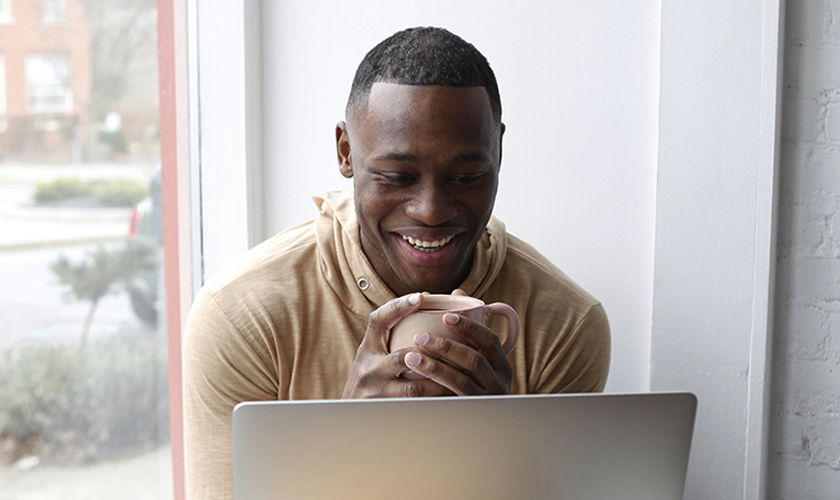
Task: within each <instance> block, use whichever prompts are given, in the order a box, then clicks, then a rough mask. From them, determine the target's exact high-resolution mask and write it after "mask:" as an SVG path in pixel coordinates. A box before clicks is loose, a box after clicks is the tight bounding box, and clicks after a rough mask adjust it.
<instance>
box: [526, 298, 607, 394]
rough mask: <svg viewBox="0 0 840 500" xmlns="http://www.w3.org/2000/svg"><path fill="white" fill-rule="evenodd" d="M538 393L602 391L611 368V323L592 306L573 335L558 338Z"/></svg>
mask: <svg viewBox="0 0 840 500" xmlns="http://www.w3.org/2000/svg"><path fill="white" fill-rule="evenodd" d="M552 351H553V355H552V356H551V357H550V358H549V361H548V363H547V364H546V366H545V368H544V370H543V371H542V373H541V374H540V377H539V379H538V381H537V384H536V386H535V387H534V388H533V389H532V392H534V393H561V392H565V393H574V392H601V391H603V390H604V386H605V385H606V383H607V374H608V373H609V369H610V323H609V320H608V319H607V313H606V311H604V307H603V306H602V305H601V304H596V305H594V306H592V307H591V308H590V309H589V311H588V312H587V313H586V314H585V315H584V316H583V317H582V318H581V320H580V321H579V322H578V323H577V324H576V325H575V327H574V328H573V329H572V331H571V332H568V333H566V334H564V335H558V337H557V342H556V344H555V345H554V346H553V349H552Z"/></svg>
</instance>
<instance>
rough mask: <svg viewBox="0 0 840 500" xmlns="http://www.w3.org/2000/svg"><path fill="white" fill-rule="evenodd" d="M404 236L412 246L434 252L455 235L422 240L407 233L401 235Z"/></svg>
mask: <svg viewBox="0 0 840 500" xmlns="http://www.w3.org/2000/svg"><path fill="white" fill-rule="evenodd" d="M400 236H402V238H403V239H404V240H405V241H407V242H408V243H409V244H410V245H411V246H413V247H414V248H416V249H417V250H422V251H424V252H428V253H432V252H438V251H440V249H441V248H443V246H444V245H446V244H447V243H449V242H450V241H452V238H454V236H447V237H445V238H441V239H439V240H431V241H430V240H422V239H420V238H413V237H411V236H409V235H407V234H402V235H400Z"/></svg>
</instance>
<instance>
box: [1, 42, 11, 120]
mask: <svg viewBox="0 0 840 500" xmlns="http://www.w3.org/2000/svg"><path fill="white" fill-rule="evenodd" d="M7 111H8V109H7V108H6V56H4V55H3V54H0V133H3V132H5V131H6V129H7V128H8V127H9V122H7V121H6V112H7Z"/></svg>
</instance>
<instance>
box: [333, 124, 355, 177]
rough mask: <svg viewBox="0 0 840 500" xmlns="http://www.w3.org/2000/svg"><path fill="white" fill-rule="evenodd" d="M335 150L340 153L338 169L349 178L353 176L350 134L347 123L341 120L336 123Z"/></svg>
mask: <svg viewBox="0 0 840 500" xmlns="http://www.w3.org/2000/svg"><path fill="white" fill-rule="evenodd" d="M335 152H336V154H337V155H338V170H339V172H341V175H343V176H344V177H347V178H348V179H349V178H351V177H353V155H351V154H350V136H348V135H347V124H346V123H344V122H343V121H339V122H338V123H337V124H336V125H335Z"/></svg>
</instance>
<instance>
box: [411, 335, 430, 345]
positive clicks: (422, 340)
mask: <svg viewBox="0 0 840 500" xmlns="http://www.w3.org/2000/svg"><path fill="white" fill-rule="evenodd" d="M414 343H415V344H417V345H420V346H423V345H426V344H428V343H429V334H428V333H418V334H417V335H415V336H414Z"/></svg>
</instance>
